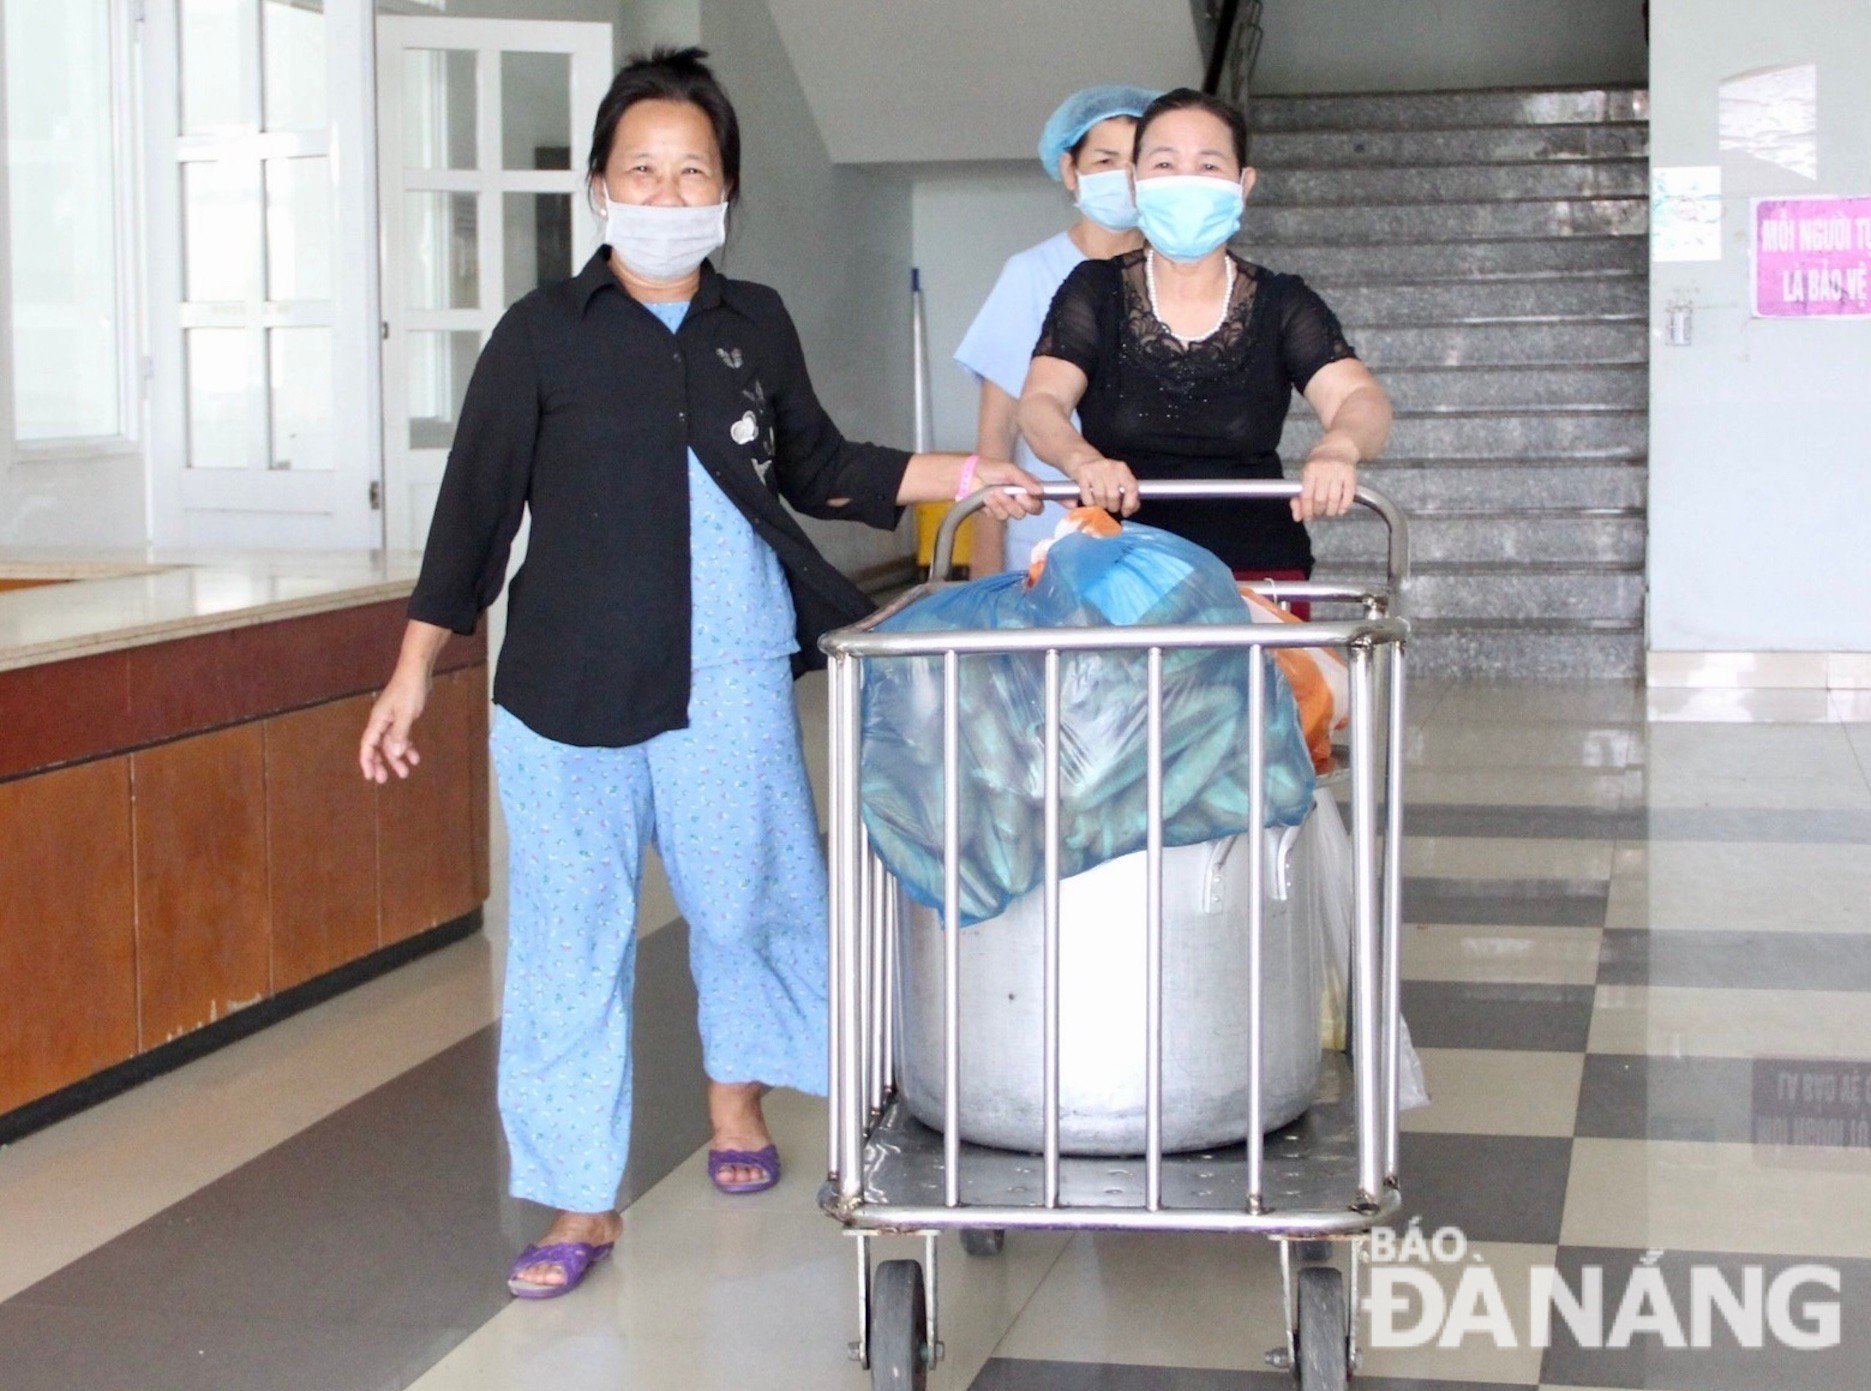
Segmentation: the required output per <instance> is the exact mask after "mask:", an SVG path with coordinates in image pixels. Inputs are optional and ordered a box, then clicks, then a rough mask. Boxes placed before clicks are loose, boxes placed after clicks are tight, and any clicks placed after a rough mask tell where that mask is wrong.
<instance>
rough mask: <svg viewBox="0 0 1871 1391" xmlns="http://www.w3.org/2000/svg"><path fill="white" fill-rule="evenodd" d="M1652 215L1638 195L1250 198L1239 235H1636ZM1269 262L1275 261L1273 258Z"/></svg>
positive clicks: (1283, 238)
mask: <svg viewBox="0 0 1871 1391" xmlns="http://www.w3.org/2000/svg"><path fill="white" fill-rule="evenodd" d="M1649 216H1650V205H1649V203H1648V201H1646V200H1645V199H1642V198H1538V199H1528V200H1524V201H1519V202H1483V203H1477V202H1468V201H1451V202H1446V203H1443V202H1433V201H1417V202H1410V203H1365V204H1359V205H1354V206H1346V207H1333V206H1329V205H1312V206H1307V207H1278V206H1273V205H1267V204H1256V203H1252V202H1250V203H1249V204H1248V205H1247V213H1246V216H1245V217H1244V218H1243V219H1242V224H1241V234H1242V236H1243V237H1244V238H1245V239H1246V240H1247V242H1248V243H1250V244H1252V245H1255V246H1260V245H1263V244H1265V243H1269V242H1323V243H1325V244H1327V245H1331V244H1343V243H1348V242H1387V241H1407V242H1434V241H1445V242H1461V241H1467V240H1469V239H1470V238H1475V237H1481V238H1490V239H1510V238H1514V237H1566V236H1630V237H1635V236H1637V235H1639V234H1641V233H1642V232H1644V231H1645V230H1646V229H1647V227H1648V225H1649ZM1270 259H1271V258H1270ZM1272 264H1274V265H1279V264H1280V263H1279V261H1278V260H1277V259H1273V260H1272Z"/></svg>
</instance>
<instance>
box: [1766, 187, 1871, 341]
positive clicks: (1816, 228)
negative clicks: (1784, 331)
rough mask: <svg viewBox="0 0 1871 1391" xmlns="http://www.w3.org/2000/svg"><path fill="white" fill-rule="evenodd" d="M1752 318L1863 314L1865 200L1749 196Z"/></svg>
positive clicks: (1870, 273)
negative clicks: (1751, 208)
mask: <svg viewBox="0 0 1871 1391" xmlns="http://www.w3.org/2000/svg"><path fill="white" fill-rule="evenodd" d="M1754 315H1755V317H1756V318H1761V319H1806V318H1864V317H1871V197H1866V198H1756V199H1755V200H1754Z"/></svg>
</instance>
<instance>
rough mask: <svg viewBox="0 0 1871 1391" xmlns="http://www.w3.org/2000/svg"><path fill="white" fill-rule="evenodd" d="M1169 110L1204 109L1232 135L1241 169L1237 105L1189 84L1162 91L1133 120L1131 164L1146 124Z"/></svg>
mask: <svg viewBox="0 0 1871 1391" xmlns="http://www.w3.org/2000/svg"><path fill="white" fill-rule="evenodd" d="M1172 111H1206V112H1207V113H1208V114H1209V115H1211V116H1213V117H1214V118H1215V119H1216V120H1218V121H1220V122H1221V123H1222V124H1223V125H1225V126H1226V127H1227V128H1228V134H1229V135H1231V136H1233V137H1234V158H1235V162H1236V163H1237V164H1239V165H1240V166H1241V167H1242V168H1243V169H1245V168H1246V167H1247V117H1246V116H1244V115H1243V114H1242V113H1241V108H1240V107H1238V106H1236V105H1235V104H1234V103H1233V102H1231V101H1223V100H1222V99H1221V98H1220V97H1212V96H1210V95H1209V94H1208V93H1207V92H1198V91H1196V90H1195V88H1193V87H1178V88H1176V89H1175V90H1174V91H1173V92H1165V93H1163V95H1162V96H1160V97H1158V98H1157V99H1156V100H1155V101H1153V102H1151V103H1150V105H1149V106H1148V107H1147V108H1146V109H1145V110H1144V113H1143V115H1142V116H1141V117H1139V118H1138V121H1137V143H1136V145H1135V146H1134V147H1133V148H1132V150H1131V163H1133V164H1135V163H1136V162H1137V161H1138V160H1139V159H1141V158H1142V157H1143V134H1144V132H1145V131H1147V130H1148V129H1150V123H1151V122H1152V121H1154V120H1155V119H1156V118H1157V117H1158V116H1167V115H1168V114H1169V113H1170V112H1172Z"/></svg>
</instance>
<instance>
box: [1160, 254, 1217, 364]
mask: <svg viewBox="0 0 1871 1391" xmlns="http://www.w3.org/2000/svg"><path fill="white" fill-rule="evenodd" d="M1222 263H1223V264H1224V265H1226V266H1227V268H1228V283H1227V288H1226V289H1224V290H1223V291H1222V292H1221V312H1220V313H1219V314H1217V315H1216V316H1215V322H1214V323H1213V324H1212V325H1210V327H1209V330H1208V332H1207V333H1198V334H1197V335H1196V336H1195V337H1193V338H1184V337H1183V336H1182V335H1181V334H1180V333H1178V332H1176V330H1175V329H1173V328H1170V327H1169V320H1168V319H1165V318H1164V317H1163V311H1162V310H1161V309H1159V308H1158V307H1157V303H1156V251H1155V249H1154V248H1152V249H1150V250H1148V251H1145V252H1144V253H1143V283H1144V288H1145V289H1147V290H1148V291H1149V294H1150V312H1151V313H1152V314H1154V315H1156V321H1157V322H1158V323H1159V324H1161V325H1162V326H1163V327H1164V328H1165V329H1168V331H1169V336H1170V337H1171V338H1174V339H1175V340H1176V341H1177V342H1178V343H1181V344H1183V345H1184V346H1187V345H1188V344H1191V343H1200V342H1203V341H1204V340H1206V339H1209V338H1213V337H1214V336H1215V335H1216V334H1217V333H1219V332H1220V331H1221V326H1222V325H1223V324H1224V323H1226V322H1227V321H1228V306H1229V305H1230V304H1232V303H1233V302H1234V257H1232V256H1229V255H1226V254H1224V255H1223V256H1222Z"/></svg>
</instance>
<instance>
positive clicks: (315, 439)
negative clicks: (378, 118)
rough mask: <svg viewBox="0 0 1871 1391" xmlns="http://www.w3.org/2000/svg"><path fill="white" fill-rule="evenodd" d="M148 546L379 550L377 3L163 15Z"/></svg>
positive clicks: (211, 4) (173, 6)
mask: <svg viewBox="0 0 1871 1391" xmlns="http://www.w3.org/2000/svg"><path fill="white" fill-rule="evenodd" d="M139 9H142V10H143V24H142V26H141V27H142V30H143V33H142V49H143V51H142V78H143V83H144V89H145V93H146V100H145V102H144V109H145V110H146V111H147V112H148V113H149V116H148V120H149V125H148V143H147V145H146V156H145V165H146V168H147V173H148V198H147V204H148V210H149V215H150V217H149V233H150V262H149V268H148V286H149V322H150V333H151V337H150V357H149V362H148V364H147V372H148V375H149V386H150V498H151V518H150V522H151V531H152V534H153V536H154V539H155V541H156V542H157V544H159V545H165V546H213V547H221V546H280V547H301V548H305V547H312V548H337V549H351V548H370V547H375V546H378V545H380V544H381V543H382V531H381V522H380V518H379V516H378V514H377V512H376V511H375V510H374V505H373V504H374V486H375V483H376V480H377V478H378V468H379V462H378V456H379V450H380V444H379V441H380V439H381V433H382V432H381V429H380V427H379V424H378V420H377V408H378V399H379V398H378V385H377V383H378V378H379V363H378V359H377V351H378V344H377V337H378V330H377V324H378V314H377V280H376V273H375V272H376V267H375V264H374V258H373V257H372V256H371V255H370V251H371V248H372V247H373V246H374V244H375V239H376V218H375V203H376V181H377V176H376V169H375V165H374V159H375V154H376V149H375V144H374V141H373V140H372V138H371V129H370V127H371V120H372V110H371V101H370V96H369V93H370V90H371V85H370V77H371V66H372V62H373V59H374V56H375V49H374V46H373V44H372V41H371V38H372V32H373V26H374V24H375V20H376V14H375V6H374V4H373V3H372V0H151V3H149V5H148V6H147V8H146V9H144V8H143V7H141V6H139Z"/></svg>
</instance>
